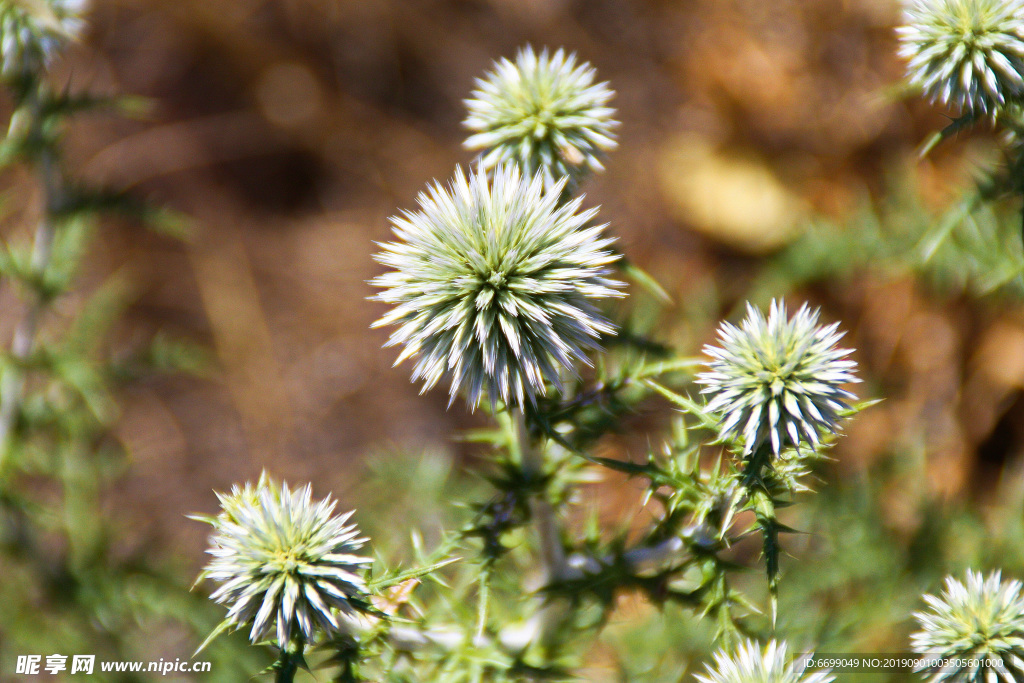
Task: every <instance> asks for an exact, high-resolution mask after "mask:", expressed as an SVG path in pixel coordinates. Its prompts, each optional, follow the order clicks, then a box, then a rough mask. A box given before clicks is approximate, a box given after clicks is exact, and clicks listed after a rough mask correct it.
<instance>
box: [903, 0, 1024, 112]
mask: <svg viewBox="0 0 1024 683" xmlns="http://www.w3.org/2000/svg"><path fill="white" fill-rule="evenodd" d="M906 20H907V25H906V26H903V27H901V28H899V29H897V31H898V32H899V37H900V42H901V46H900V55H901V56H902V57H905V58H906V59H908V60H909V63H908V66H907V69H908V74H909V77H910V81H911V83H913V84H914V85H917V86H919V87H920V88H921V89H922V90H923V91H924V93H925V94H926V95H927V96H928V97H930V98H931V99H932V101H933V102H934V101H936V100H941V101H942V102H943V104H945V105H947V106H952V107H956V108H958V109H959V110H960V111H962V112H964V113H970V114H974V115H982V116H986V115H987V116H990V117H992V118H994V117H995V115H996V114H997V113H998V111H999V110H1000V109H1001V108H1002V107H1003V106H1004V105H1006V104H1007V103H1008V102H1013V101H1019V100H1020V99H1021V97H1022V96H1024V2H1022V0H913V4H909V5H907V8H906Z"/></svg>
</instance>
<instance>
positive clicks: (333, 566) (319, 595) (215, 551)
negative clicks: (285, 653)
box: [199, 475, 372, 650]
mask: <svg viewBox="0 0 1024 683" xmlns="http://www.w3.org/2000/svg"><path fill="white" fill-rule="evenodd" d="M217 496H218V498H219V500H220V504H221V512H220V514H219V515H217V516H216V517H209V518H205V519H204V521H207V522H209V523H210V524H211V525H212V526H213V528H214V531H213V534H212V535H211V536H210V548H209V549H208V550H207V552H208V553H209V554H210V555H212V556H213V559H212V560H211V561H210V563H209V564H208V565H207V566H206V567H205V568H204V570H203V573H202V574H201V575H200V577H199V578H200V580H202V579H204V578H206V579H211V580H213V581H215V582H218V583H220V584H221V585H220V587H219V588H217V589H216V590H215V591H214V592H213V594H212V595H211V596H210V598H211V599H212V600H214V601H215V602H217V603H219V604H222V605H226V606H227V607H228V614H227V616H226V617H225V620H224V623H225V624H226V625H227V626H229V627H233V628H241V627H243V626H246V625H249V624H250V623H251V630H250V633H249V639H250V641H252V642H253V643H258V642H262V641H264V640H268V639H271V638H275V637H276V640H277V645H278V646H279V647H280V648H281V649H282V650H284V649H288V648H289V645H290V644H291V643H294V642H296V641H299V642H302V643H311V642H314V641H315V640H316V638H317V635H318V633H321V632H322V633H326V634H332V633H337V632H339V631H340V630H341V629H342V621H341V620H340V617H339V614H337V612H341V613H343V614H346V615H349V614H352V613H353V612H354V609H355V608H354V607H353V605H352V602H351V601H352V600H353V599H354V598H357V597H359V596H360V595H362V594H363V593H364V592H365V590H366V586H365V584H364V582H363V578H362V576H361V571H362V568H363V567H364V566H365V565H368V564H370V563H372V560H371V559H369V558H366V557H363V556H361V555H357V554H356V551H357V550H359V548H360V547H362V545H363V544H364V543H365V542H366V539H365V538H360V537H359V532H358V530H357V529H356V527H355V525H353V524H348V519H349V518H350V517H351V516H352V512H349V513H346V514H343V515H335V514H334V508H335V506H336V502H335V501H333V500H331V498H330V496H328V497H327V498H324V499H323V500H321V501H316V502H314V501H313V500H312V499H311V488H310V485H308V484H307V485H306V486H304V487H302V488H298V489H289V487H288V484H287V483H282V484H281V485H280V486H279V485H277V484H276V483H274V482H273V481H272V480H270V479H269V478H268V477H266V475H264V476H262V477H261V478H260V481H259V483H258V484H256V485H255V486H253V485H251V484H246V485H245V486H244V487H243V488H239V487H237V486H236V487H234V488H233V489H232V491H231V493H230V494H217Z"/></svg>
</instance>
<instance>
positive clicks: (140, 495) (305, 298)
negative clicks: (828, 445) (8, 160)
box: [5, 0, 1024, 564]
mask: <svg viewBox="0 0 1024 683" xmlns="http://www.w3.org/2000/svg"><path fill="white" fill-rule="evenodd" d="M898 21H899V8H898V6H897V3H896V1H895V0H777V1H775V2H770V3H764V2H760V1H759V0H175V1H167V0H95V1H94V4H93V9H92V12H91V14H90V27H89V30H88V32H87V35H86V39H85V41H84V43H83V44H82V45H81V46H78V47H76V48H75V49H74V50H73V51H72V53H71V54H69V55H68V57H67V59H66V60H65V61H64V63H63V64H62V66H61V67H60V74H59V77H60V78H62V79H65V80H67V81H68V82H70V83H71V84H72V87H73V88H74V89H91V90H95V91H99V92H107V93H131V94H138V95H142V96H145V97H148V98H151V99H152V101H153V103H154V109H153V113H152V115H151V116H150V117H149V118H147V119H144V120H141V121H130V120H124V119H116V118H112V117H108V116H92V117H86V118H85V119H84V120H83V121H82V122H81V123H79V124H77V125H76V126H75V128H74V129H73V131H72V132H71V134H70V136H69V144H70V145H71V149H72V153H71V158H72V160H73V163H74V167H75V168H77V169H79V170H80V172H81V174H82V176H83V177H86V178H88V179H90V180H92V181H98V182H103V183H107V184H111V185H114V186H116V187H122V188H131V189H133V191H135V192H136V193H138V194H139V195H140V196H143V197H146V198H149V199H151V200H153V201H155V202H158V203H164V204H167V205H169V206H171V207H173V208H175V209H177V210H179V211H181V212H184V213H185V214H187V215H188V216H190V217H191V218H192V220H193V230H194V237H193V238H192V239H191V240H189V241H187V242H175V241H173V240H170V239H167V238H164V237H160V236H156V235H153V234H149V233H146V232H144V231H141V230H140V229H139V228H138V227H137V226H129V225H120V224H117V223H114V224H110V225H108V226H106V227H105V228H104V230H103V233H102V237H101V238H100V240H99V242H98V249H97V254H96V259H95V272H94V273H91V275H90V276H91V277H93V278H94V280H98V279H99V278H100V277H101V276H102V275H103V274H106V273H111V272H117V271H120V270H124V271H126V272H127V273H128V274H129V276H130V278H131V280H132V282H134V283H135V294H136V297H135V299H134V304H133V306H132V308H131V326H132V327H134V329H136V330H139V331H143V332H144V331H146V330H154V329H162V330H166V331H168V332H170V333H172V334H175V335H180V336H184V337H187V338H192V339H196V340H199V341H201V342H203V343H205V344H206V345H208V347H209V348H210V349H211V351H212V354H213V356H214V357H215V359H216V361H217V363H218V366H219V369H218V371H217V372H216V373H215V375H214V376H213V377H212V378H209V379H195V378H185V377H177V378H171V379H163V380H159V381H151V382H147V383H143V384H139V385H135V386H133V387H132V388H131V390H130V394H129V395H128V396H126V397H125V401H124V415H123V422H122V425H121V427H120V434H121V436H122V437H123V439H124V440H125V442H126V443H127V444H128V446H129V447H130V452H131V459H132V462H131V468H130V470H129V473H128V477H127V479H126V480H125V484H124V486H123V487H121V488H120V489H119V490H118V491H116V492H115V495H114V496H113V497H112V499H111V502H110V505H111V506H112V508H115V509H118V510H124V511H126V512H125V513H124V514H125V520H126V523H130V524H132V525H133V526H134V527H136V528H137V529H138V530H139V534H140V536H141V537H144V540H150V541H154V540H155V541H159V542H166V541H168V540H173V541H174V542H176V543H180V544H183V549H184V550H185V552H187V553H188V554H189V555H190V556H192V557H194V558H195V563H196V564H198V563H199V562H200V561H201V553H200V546H201V543H202V539H203V537H204V534H205V533H206V531H205V528H203V526H202V525H199V524H192V523H186V522H185V521H184V520H183V517H182V515H184V514H185V513H188V512H193V511H197V510H200V511H209V510H212V508H213V507H214V505H215V499H214V498H213V496H212V494H211V493H210V491H211V489H218V490H223V489H225V488H227V487H229V486H230V485H231V483H233V482H236V481H240V480H242V479H245V478H253V477H255V476H257V475H258V474H259V471H260V469H261V468H263V467H266V468H268V469H270V470H271V471H272V472H273V473H274V474H276V475H277V476H281V477H285V478H287V479H289V480H290V481H303V480H312V481H314V482H315V486H316V489H317V492H318V493H319V494H321V495H322V494H325V493H327V492H329V491H333V492H335V493H336V494H337V495H338V496H339V497H341V498H342V500H343V501H344V502H343V505H344V504H349V503H352V504H355V502H357V501H358V500H359V499H360V498H361V497H364V496H368V495H369V496H373V495H376V496H381V495H386V493H387V492H367V491H357V490H355V487H356V486H357V482H358V480H359V476H358V473H359V472H360V463H361V461H362V459H363V458H365V457H366V456H368V455H373V454H381V453H387V452H389V451H405V450H412V451H419V450H423V449H443V450H448V451H454V452H456V453H458V454H464V453H465V452H468V450H469V447H468V446H465V445H462V444H458V443H456V442H454V441H453V440H452V434H453V432H454V431H456V430H458V429H460V428H464V427H467V426H470V425H472V424H476V423H479V422H480V418H479V417H477V418H474V417H473V416H470V415H469V414H468V413H467V411H466V410H465V409H464V407H463V406H461V405H459V404H456V405H455V406H453V407H452V409H450V410H447V409H446V401H447V396H446V392H444V391H443V390H436V391H433V392H431V393H429V394H427V395H425V396H419V395H418V390H419V387H417V386H413V385H411V384H410V383H409V381H408V377H409V370H408V368H407V367H399V368H395V369H393V368H392V367H391V363H392V361H393V359H394V358H395V356H396V351H394V350H389V349H381V345H382V343H383V342H384V341H385V339H386V337H387V332H386V331H382V330H370V329H369V325H370V324H371V323H372V322H373V320H375V319H376V318H377V317H378V316H379V315H380V314H381V313H382V311H383V309H382V307H381V305H379V304H377V303H375V302H371V301H369V300H368V297H370V296H372V294H373V290H372V289H371V288H370V287H369V286H368V285H367V284H366V282H367V280H368V279H370V278H371V277H373V276H374V275H375V274H377V273H378V272H380V270H381V269H380V268H379V267H378V266H377V265H376V264H375V263H374V262H373V261H372V258H371V257H372V254H373V253H374V252H375V246H374V240H378V241H380V240H386V239H388V237H389V227H388V221H387V218H388V217H389V216H390V215H393V214H395V213H397V212H398V211H399V210H400V209H403V208H411V207H413V206H414V198H415V195H416V193H417V192H418V191H419V190H420V189H421V188H422V187H424V186H425V184H426V183H427V182H428V181H429V180H431V179H435V178H436V179H442V180H443V179H446V178H448V177H449V176H450V174H451V172H452V169H453V168H454V166H455V165H456V164H466V163H468V162H470V161H471V159H472V156H471V155H470V154H469V153H468V152H466V151H464V150H462V149H461V146H460V145H461V141H462V139H463V137H464V135H463V131H462V130H461V127H460V121H461V119H462V117H463V107H462V103H461V101H462V99H463V98H465V97H467V96H468V95H469V94H470V91H471V90H472V88H473V79H474V78H475V77H477V76H480V75H482V74H483V72H484V71H485V70H486V69H487V68H488V67H489V66H490V64H491V62H492V60H494V59H496V58H498V57H501V56H512V55H513V54H514V52H515V50H516V49H517V48H518V47H520V46H523V45H525V44H527V43H530V44H533V45H534V46H537V47H541V46H550V47H552V48H555V47H559V46H564V47H566V48H567V49H569V50H572V51H576V52H577V53H578V54H579V56H580V57H581V58H582V59H584V60H587V61H590V62H591V63H592V64H593V65H594V66H595V67H596V68H597V69H598V72H599V75H600V77H601V79H602V80H608V81H610V82H611V84H612V87H613V88H614V89H615V90H616V91H617V93H618V95H617V97H616V99H615V100H614V106H615V107H616V108H617V109H618V112H619V113H618V118H619V119H620V120H621V121H622V126H621V129H620V149H619V150H617V151H616V152H614V153H613V154H612V155H611V157H610V158H609V160H608V163H607V166H608V171H607V172H606V173H605V174H603V175H601V176H599V177H595V178H592V179H590V180H589V181H588V183H587V184H586V186H585V188H584V189H585V191H586V192H587V196H588V198H587V203H588V204H600V205H601V207H602V208H601V214H600V216H601V218H602V219H603V220H606V221H608V222H609V223H610V224H611V228H610V229H611V231H612V232H614V233H615V234H616V235H618V236H619V238H620V242H619V244H620V247H621V249H622V250H623V251H624V252H625V253H626V254H628V255H629V257H630V258H631V259H632V260H633V261H634V262H636V263H637V264H639V265H640V266H641V267H643V268H645V269H646V270H648V271H649V272H650V273H652V274H653V275H654V276H655V277H656V278H658V279H659V280H660V281H661V282H662V283H663V284H664V285H665V287H666V289H667V290H668V291H669V292H670V293H671V295H672V296H673V298H674V300H675V302H676V307H675V308H674V309H673V308H670V309H668V310H667V311H666V312H665V317H666V323H665V327H664V329H662V330H658V336H660V337H661V338H663V339H666V340H668V341H671V342H674V343H676V344H679V345H680V347H681V348H682V349H683V350H684V351H686V352H690V353H696V352H697V351H698V349H699V346H700V344H701V343H704V342H706V341H709V340H710V338H711V334H712V328H711V327H710V325H709V323H710V322H712V321H713V320H714V319H715V318H717V316H718V315H720V314H723V313H729V312H730V311H731V310H733V309H732V308H731V307H732V306H733V305H734V304H735V303H737V302H736V299H737V298H738V297H741V296H743V294H744V292H745V288H746V286H747V285H748V284H749V282H750V279H751V277H752V276H753V273H754V272H755V271H756V270H757V267H758V265H759V263H761V259H762V258H763V257H764V254H766V253H768V252H770V250H771V249H773V248H774V247H777V246H778V245H781V244H784V243H785V242H786V241H787V239H789V237H790V236H791V235H792V231H793V229H794V228H796V227H797V226H799V225H800V221H801V219H802V217H804V216H806V215H809V214H810V213H813V212H820V213H824V214H826V215H830V216H836V217H840V216H843V215H845V214H846V213H848V212H850V211H852V210H853V209H854V208H855V205H856V204H857V202H858V201H860V200H861V199H862V198H863V197H864V196H866V195H867V196H870V195H872V194H875V195H877V194H879V193H880V192H882V191H883V188H884V178H885V176H886V174H887V173H888V172H889V171H890V170H891V169H892V168H896V167H900V166H906V165H908V164H916V165H917V173H918V175H919V177H920V178H921V179H922V182H923V185H924V187H925V189H926V190H927V191H928V192H930V195H929V196H930V197H932V199H934V201H936V202H942V201H944V200H947V199H949V198H950V197H952V196H954V195H955V191H956V189H955V188H956V184H957V183H958V182H960V181H962V180H963V179H964V178H965V177H966V171H965V169H968V168H969V163H968V162H965V161H964V159H965V147H964V146H962V145H961V146H956V145H951V146H947V148H945V149H943V150H940V151H939V153H938V154H936V155H935V156H933V157H932V159H931V160H930V161H927V162H921V163H918V162H917V161H916V160H915V159H914V158H913V155H914V148H915V146H916V145H917V144H919V143H920V141H921V140H923V139H924V138H925V137H926V135H927V133H928V132H929V131H931V130H933V129H934V128H935V127H937V126H941V125H942V124H943V121H944V120H945V119H944V118H943V117H942V115H941V114H939V113H937V112H936V111H934V109H933V108H931V107H929V106H928V105H927V103H922V102H919V101H917V100H915V99H913V98H910V99H909V100H906V101H901V100H900V99H899V98H897V97H896V96H894V88H893V86H894V84H896V83H897V82H898V81H899V79H900V78H901V76H902V70H903V67H902V65H901V64H900V62H899V61H898V59H897V58H896V56H895V48H896V40H895V34H894V32H893V28H894V26H895V25H896V23H897V22H898ZM966 156H969V155H966ZM9 181H10V184H11V185H13V186H17V184H18V183H23V182H24V179H18V178H13V179H9ZM11 230H13V231H14V232H13V234H14V235H15V238H20V236H21V235H22V231H23V228H20V227H14V228H11ZM9 232H10V230H9ZM709 292H713V293H714V296H710V295H709ZM805 294H806V295H807V297H808V298H810V299H811V300H812V301H814V302H816V303H818V304H822V305H824V306H825V318H826V319H827V320H835V319H842V320H843V321H844V327H845V328H846V329H849V330H851V337H850V343H851V344H852V345H855V346H856V347H857V348H858V349H859V353H858V360H859V361H860V362H861V363H862V364H863V365H864V366H865V373H866V374H867V375H868V376H869V377H870V378H873V379H872V381H870V382H869V383H868V384H867V385H866V389H865V391H864V392H862V395H885V396H887V398H888V401H887V403H886V404H885V405H883V406H881V407H879V408H875V409H873V410H872V411H871V412H869V413H867V414H865V415H864V416H862V417H861V418H858V421H857V424H856V425H855V426H854V427H853V429H852V432H851V437H850V439H848V440H847V441H846V443H845V444H844V445H843V448H842V454H843V458H844V459H848V460H844V463H845V462H848V463H850V464H843V465H842V466H843V467H856V466H858V465H857V463H862V462H866V461H868V460H870V459H871V457H872V455H873V454H874V453H877V452H880V451H881V450H882V449H884V448H886V447H887V446H888V445H890V442H891V440H892V439H893V438H895V437H900V438H902V437H907V438H914V437H915V436H916V435H918V434H920V435H921V438H923V439H925V440H926V441H927V442H928V443H929V444H930V446H931V447H932V452H933V453H934V454H935V455H934V457H936V458H939V459H943V462H945V463H947V464H948V465H949V466H948V467H943V468H941V469H940V470H937V471H940V472H941V473H942V474H940V475H938V477H937V479H938V481H936V482H935V483H934V485H935V486H937V487H939V488H942V489H944V490H948V491H949V492H951V493H953V494H957V495H971V492H970V491H969V490H965V489H964V487H963V486H962V482H963V481H965V480H967V479H968V478H969V474H970V473H971V472H973V471H975V470H976V469H977V468H978V467H980V465H978V462H980V461H979V459H978V457H979V456H978V452H979V448H980V447H981V446H982V445H984V444H985V443H988V442H989V441H990V440H991V438H992V435H993V433H994V430H995V429H996V425H997V422H998V419H999V417H1000V416H1001V415H1003V414H1004V413H1005V411H1006V410H1007V406H1008V405H1010V404H1011V403H1012V401H1013V400H1014V397H1016V395H1017V393H1016V392H1017V388H1018V387H1019V386H1020V385H1021V384H1022V379H1024V366H1022V361H1021V360H1020V358H1024V353H1018V352H1021V351H1022V350H1024V325H1022V324H1021V321H1020V316H1019V315H1017V314H1016V313H1015V312H1012V311H1011V312H999V313H992V314H989V315H988V317H986V318H985V319H984V320H978V319H977V318H976V317H972V316H971V315H970V314H968V313H965V311H964V310H961V307H958V306H956V305H955V302H954V305H953V306H949V305H947V304H946V303H941V302H938V301H937V300H933V299H931V298H929V296H928V295H926V294H925V293H923V292H922V291H921V289H920V288H919V287H918V286H917V285H915V284H914V283H913V282H912V281H909V280H900V279H892V280H888V279H878V278H874V277H871V276H865V277H864V278H861V279H860V280H858V282H857V286H855V287H852V288H846V289H835V288H833V289H830V290H827V291H814V292H807V293H805ZM6 296H10V295H9V293H8V294H7V295H6ZM709 301H710V302H716V303H714V304H713V306H714V307H715V308H716V310H706V311H704V313H705V316H704V317H703V318H700V317H697V318H693V317H688V316H689V314H690V313H692V312H693V311H695V310H699V309H700V307H701V306H702V305H705V304H704V303H702V302H709ZM797 301H798V300H797ZM719 304H721V308H722V309H723V310H717V307H718V306H719ZM707 305H712V304H707ZM6 310H8V311H10V312H11V313H10V316H13V315H14V314H15V312H16V311H17V308H16V307H14V306H10V307H7V309H6ZM10 316H8V317H10ZM8 325H9V322H5V328H6V326H8ZM1008 363H1009V365H1007V364H1008ZM971 382H973V383H974V384H973V385H971V386H972V387H973V389H972V392H974V393H973V394H972V395H973V396H975V397H979V398H975V399H973V400H972V403H971V404H970V405H965V404H963V403H962V402H961V398H960V397H961V395H962V386H963V385H964V383H968V384H969V383H971ZM1008 402H1009V403H1008ZM908 430H909V432H908ZM908 434H909V436H908ZM1018 437H1019V435H1016V436H1015V435H1013V434H1010V436H1009V437H1007V438H1008V439H1009V443H1010V444H1011V445H1013V447H1017V446H1016V444H1018V443H1019V438H1018ZM626 445H627V446H628V444H626ZM609 447H610V448H614V447H615V445H614V444H613V445H611V446H609ZM641 447H642V446H641ZM1000 457H1002V456H1000Z"/></svg>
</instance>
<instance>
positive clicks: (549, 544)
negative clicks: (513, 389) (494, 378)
mask: <svg viewBox="0 0 1024 683" xmlns="http://www.w3.org/2000/svg"><path fill="white" fill-rule="evenodd" d="M513 416H514V418H513V419H514V420H515V425H516V438H517V440H518V442H519V458H520V465H521V466H522V468H523V474H524V475H526V476H527V477H528V478H529V479H531V480H532V481H538V480H539V479H540V478H541V477H542V476H543V473H544V454H543V453H542V452H541V451H540V449H538V448H537V447H536V445H535V444H534V443H533V442H532V441H531V440H530V430H529V428H528V427H527V424H526V416H525V415H524V414H523V411H522V409H521V408H517V409H516V410H515V411H514V412H513ZM530 512H531V514H532V515H533V519H534V522H535V524H536V525H537V535H538V537H539V539H540V557H541V563H542V564H543V566H544V573H545V579H546V581H547V582H548V583H550V582H552V581H556V580H558V579H559V578H561V577H562V576H563V575H564V574H565V549H564V548H563V547H562V538H561V533H560V532H559V528H558V519H557V518H556V517H555V511H554V510H553V509H552V507H551V503H550V502H548V500H547V498H546V497H545V496H544V495H543V494H541V495H538V496H535V497H534V498H533V499H532V500H531V501H530Z"/></svg>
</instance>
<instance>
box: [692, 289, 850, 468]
mask: <svg viewBox="0 0 1024 683" xmlns="http://www.w3.org/2000/svg"><path fill="white" fill-rule="evenodd" d="M817 323H818V311H817V310H814V311H812V310H811V309H810V308H808V307H807V305H806V304H804V305H803V306H802V307H801V308H800V310H799V311H797V313H796V315H795V316H793V317H792V318H788V317H787V315H786V305H785V304H784V303H781V302H777V301H772V303H771V307H770V309H769V312H768V317H767V319H766V318H765V317H764V314H762V313H761V311H759V310H757V309H756V308H754V307H753V306H751V305H750V304H749V303H748V304H747V318H746V319H745V320H744V321H743V323H742V324H741V326H740V327H736V326H735V325H732V324H730V323H727V322H726V323H722V325H721V327H720V328H719V330H718V337H719V341H720V343H721V347H720V348H719V347H716V346H711V345H708V346H705V347H704V352H705V353H706V354H708V355H709V356H711V357H712V359H713V360H712V361H711V362H710V363H708V367H709V368H710V372H703V373H700V375H699V376H698V379H697V382H698V383H699V384H703V385H705V387H704V389H703V390H702V392H701V393H703V394H707V395H708V396H709V397H710V400H709V401H708V405H707V407H708V410H709V411H711V412H712V413H717V414H719V415H720V416H721V424H720V425H719V431H720V433H721V436H722V438H725V439H736V440H740V441H742V443H743V452H744V454H748V453H751V452H752V451H754V450H756V449H757V448H759V447H760V446H761V445H762V444H763V443H765V442H766V441H770V442H771V448H772V452H773V453H774V454H775V455H776V456H778V455H779V453H781V452H782V449H783V448H785V447H786V446H789V445H792V446H796V447H797V448H799V447H800V445H801V444H802V443H807V442H809V443H810V444H811V445H812V446H813V447H814V448H815V449H817V448H818V445H819V431H820V432H835V431H836V428H837V426H838V423H839V413H840V412H841V411H843V410H845V409H846V408H847V407H848V404H847V401H848V400H850V399H853V398H856V397H855V396H854V395H853V394H851V393H850V392H848V391H846V390H845V389H843V385H844V384H847V383H850V382H858V381H860V380H859V379H857V378H856V377H855V376H854V374H853V371H854V369H855V368H856V367H857V364H856V363H855V362H854V361H852V360H847V359H846V356H847V355H848V354H849V353H850V350H849V349H841V348H837V347H836V343H837V342H838V341H839V340H840V339H841V338H842V336H843V334H844V333H842V332H837V331H836V328H837V327H838V323H833V324H832V325H828V326H824V327H820V326H818V324H817Z"/></svg>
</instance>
